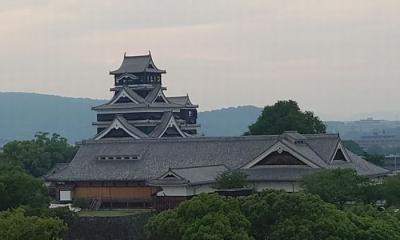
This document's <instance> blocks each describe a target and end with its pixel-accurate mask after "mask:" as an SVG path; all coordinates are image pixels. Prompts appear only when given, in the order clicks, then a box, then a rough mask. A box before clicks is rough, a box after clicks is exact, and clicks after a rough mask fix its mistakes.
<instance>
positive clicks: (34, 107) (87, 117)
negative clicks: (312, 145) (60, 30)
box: [0, 92, 400, 146]
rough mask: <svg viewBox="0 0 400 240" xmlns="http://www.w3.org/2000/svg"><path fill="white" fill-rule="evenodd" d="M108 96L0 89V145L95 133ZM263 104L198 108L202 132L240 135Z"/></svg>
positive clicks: (356, 125)
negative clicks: (97, 109)
mask: <svg viewBox="0 0 400 240" xmlns="http://www.w3.org/2000/svg"><path fill="white" fill-rule="evenodd" d="M105 102H106V100H94V99H88V98H71V97H60V96H52V95H44V94H35V93H10V92H0V146H2V145H3V144H4V143H6V142H7V141H10V140H14V139H17V140H21V139H32V138H33V136H34V134H35V133H36V132H39V131H41V132H50V133H53V132H55V133H58V134H60V135H62V136H64V137H66V138H67V139H68V140H69V141H70V142H71V143H74V142H77V141H80V140H82V139H88V138H91V137H93V136H94V135H95V133H96V131H95V128H94V127H93V126H92V125H91V124H92V122H94V121H95V120H96V114H95V112H94V111H92V110H91V107H93V106H97V105H100V104H103V103H105ZM261 111H262V108H260V107H255V106H240V107H230V108H224V109H218V110H212V111H205V112H199V115H198V116H199V117H198V122H199V123H200V124H201V128H200V134H202V135H205V136H240V135H242V134H243V133H244V132H245V131H247V127H248V126H249V125H250V124H252V123H254V122H255V121H256V120H257V118H258V116H259V115H260V114H261ZM325 123H326V124H327V126H328V128H327V130H328V132H333V133H336V132H339V133H340V135H341V137H342V138H343V139H357V138H359V137H360V136H363V135H385V134H386V135H388V134H391V135H396V136H400V121H383V120H380V121H377V120H369V121H365V120H363V121H347V122H341V121H327V122H325Z"/></svg>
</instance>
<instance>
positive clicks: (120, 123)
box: [93, 115, 148, 140]
mask: <svg viewBox="0 0 400 240" xmlns="http://www.w3.org/2000/svg"><path fill="white" fill-rule="evenodd" d="M113 129H122V130H123V131H125V132H126V133H127V134H128V135H130V136H131V137H133V138H135V139H140V138H147V137H148V136H147V135H146V134H145V133H143V132H142V131H140V130H139V129H137V128H135V127H134V126H132V125H131V124H129V123H128V121H126V119H125V118H124V117H122V116H121V115H117V116H116V117H115V119H114V121H113V122H112V123H111V124H110V125H109V126H108V127H107V128H106V129H104V130H103V131H101V132H100V133H98V134H97V135H96V136H95V137H94V138H93V139H95V140H99V139H102V138H103V137H105V136H106V135H107V133H109V132H110V131H112V130H113Z"/></svg>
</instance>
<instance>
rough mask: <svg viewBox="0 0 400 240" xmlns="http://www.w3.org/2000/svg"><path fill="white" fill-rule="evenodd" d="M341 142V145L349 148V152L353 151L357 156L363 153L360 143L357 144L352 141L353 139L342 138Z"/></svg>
mask: <svg viewBox="0 0 400 240" xmlns="http://www.w3.org/2000/svg"><path fill="white" fill-rule="evenodd" d="M342 143H343V146H344V147H345V148H346V149H348V150H350V151H351V152H353V153H355V154H357V155H359V156H362V155H365V151H364V149H363V148H362V147H361V146H360V145H358V143H356V142H354V141H353V140H342Z"/></svg>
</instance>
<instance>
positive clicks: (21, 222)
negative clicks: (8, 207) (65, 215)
mask: <svg viewBox="0 0 400 240" xmlns="http://www.w3.org/2000/svg"><path fill="white" fill-rule="evenodd" d="M66 231H67V227H66V225H65V224H64V223H63V222H62V220H59V219H57V218H42V217H36V216H25V211H24V210H22V209H16V210H14V211H5V212H0V239H4V240H14V239H15V240H23V239H30V240H56V239H62V238H63V237H64V234H65V233H66Z"/></svg>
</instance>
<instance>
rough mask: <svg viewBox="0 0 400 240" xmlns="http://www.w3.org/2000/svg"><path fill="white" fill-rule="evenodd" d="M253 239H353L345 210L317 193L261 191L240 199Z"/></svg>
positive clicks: (355, 228)
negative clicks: (339, 208)
mask: <svg viewBox="0 0 400 240" xmlns="http://www.w3.org/2000/svg"><path fill="white" fill-rule="evenodd" d="M242 212H243V214H244V215H245V216H246V217H247V219H248V220H249V221H250V222H251V223H252V233H253V236H254V237H255V239H256V240H264V239H271V240H287V239H293V240H302V239H308V240H318V239H355V235H356V230H357V227H356V226H355V225H354V224H352V222H351V221H350V219H348V218H347V216H346V214H345V213H344V212H342V211H340V210H338V209H337V208H336V207H335V206H334V205H332V204H329V203H326V202H324V201H322V200H321V199H320V198H319V197H318V196H316V195H311V194H305V193H286V192H283V191H281V192H277V191H265V192H262V193H260V194H257V195H253V196H249V197H247V198H245V199H244V200H242Z"/></svg>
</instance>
